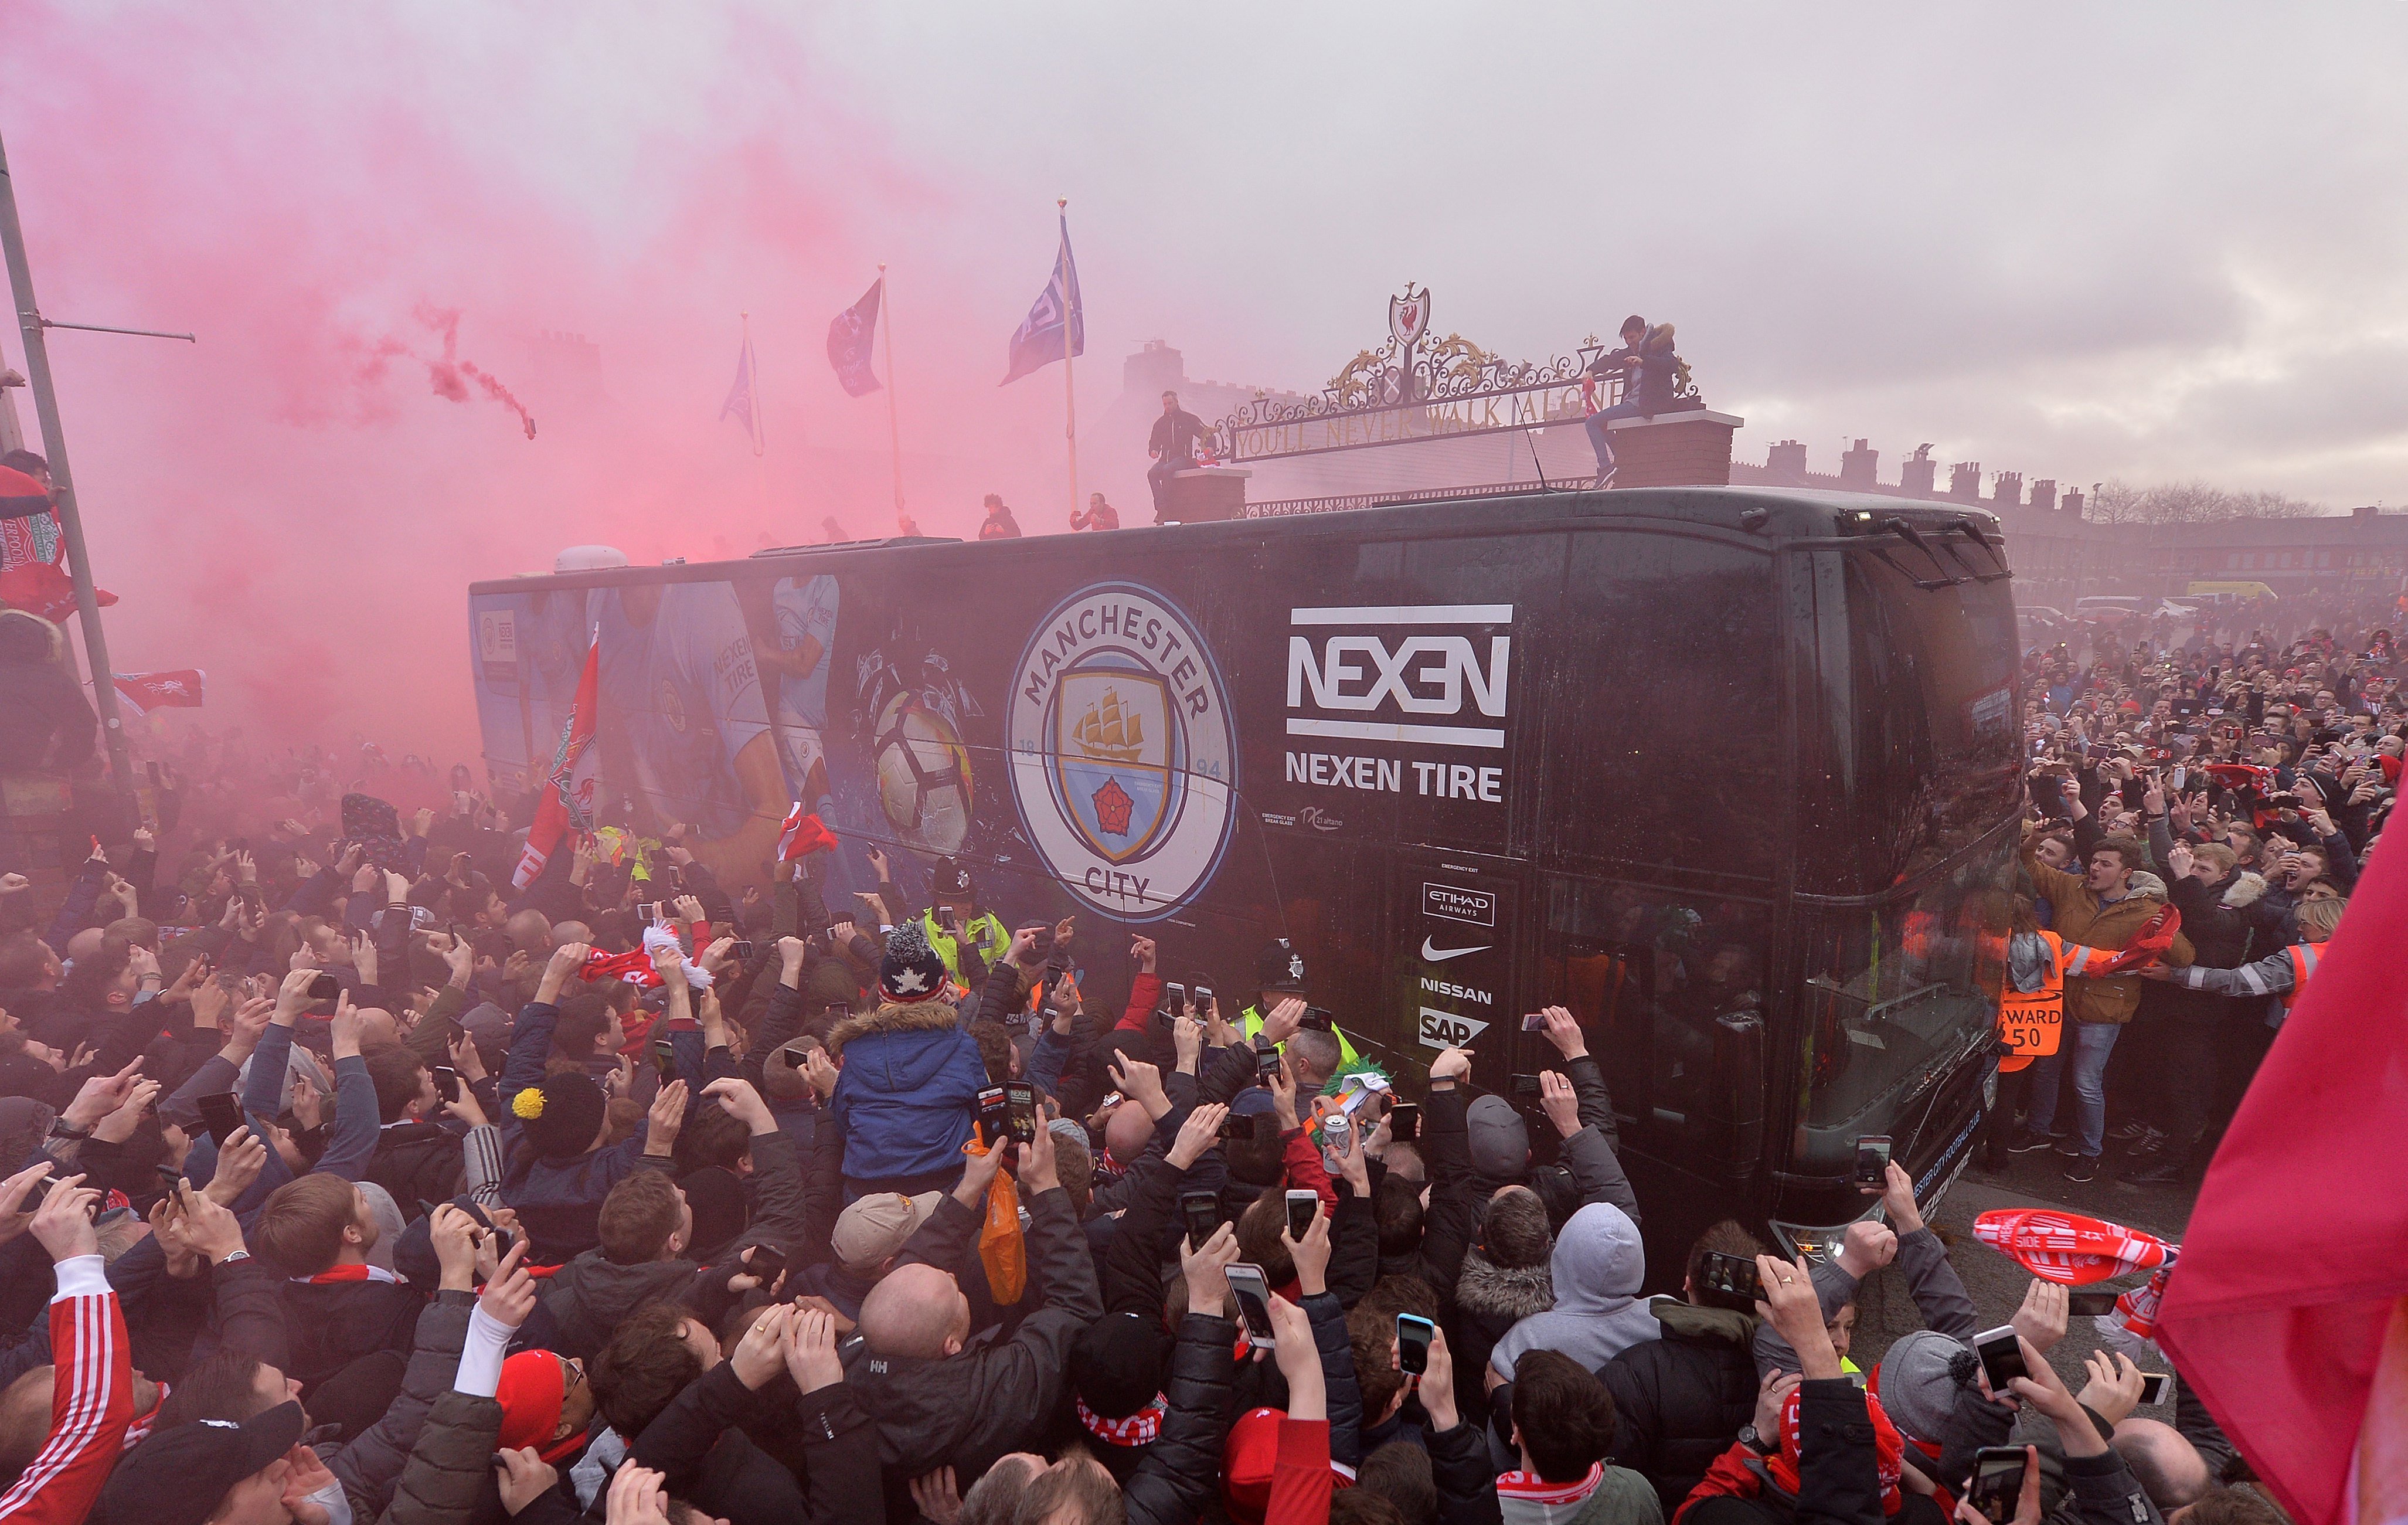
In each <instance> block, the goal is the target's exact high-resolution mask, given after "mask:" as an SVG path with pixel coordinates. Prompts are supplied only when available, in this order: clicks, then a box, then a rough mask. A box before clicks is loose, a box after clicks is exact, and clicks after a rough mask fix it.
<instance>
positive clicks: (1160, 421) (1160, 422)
mask: <svg viewBox="0 0 2408 1525" xmlns="http://www.w3.org/2000/svg"><path fill="white" fill-rule="evenodd" d="M1210 434H1211V430H1209V429H1207V428H1205V427H1204V421H1203V420H1202V419H1200V418H1197V416H1196V415H1195V414H1193V413H1191V412H1189V411H1187V410H1185V409H1183V408H1182V407H1180V406H1179V394H1178V393H1176V392H1166V393H1164V394H1163V395H1162V416H1161V417H1160V418H1157V419H1155V420H1154V437H1153V438H1152V439H1148V440H1147V441H1146V446H1145V449H1146V453H1147V454H1149V455H1151V456H1153V457H1154V465H1153V466H1151V467H1149V468H1146V473H1145V481H1146V485H1148V486H1150V487H1152V488H1153V489H1154V523H1155V524H1157V525H1161V524H1168V523H1169V522H1170V479H1171V478H1172V477H1173V476H1175V475H1177V474H1178V473H1179V472H1182V471H1184V470H1186V469H1187V468H1189V467H1191V466H1194V465H1195V464H1196V442H1197V440H1199V439H1205V438H1206V437H1207V436H1209V435H1210Z"/></svg>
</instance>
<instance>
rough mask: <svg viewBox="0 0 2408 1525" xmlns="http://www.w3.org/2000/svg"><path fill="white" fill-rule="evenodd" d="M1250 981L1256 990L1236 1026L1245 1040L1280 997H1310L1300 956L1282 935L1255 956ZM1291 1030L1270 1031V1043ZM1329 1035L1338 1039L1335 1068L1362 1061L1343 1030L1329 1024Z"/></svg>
mask: <svg viewBox="0 0 2408 1525" xmlns="http://www.w3.org/2000/svg"><path fill="white" fill-rule="evenodd" d="M1254 982H1255V985H1256V993H1255V996H1254V1003H1253V1004H1252V1005H1250V1006H1248V1007H1247V1008H1246V1009H1245V1011H1244V1012H1243V1013H1242V1014H1240V1016H1239V1018H1238V1026H1239V1029H1240V1031H1242V1032H1244V1034H1245V1035H1246V1041H1247V1042H1248V1043H1254V1042H1255V1041H1256V1040H1257V1038H1258V1037H1259V1036H1260V1035H1261V1033H1262V1030H1263V1027H1264V1022H1265V1019H1266V1016H1267V1014H1269V1012H1271V1011H1272V1010H1274V1009H1275V1008H1277V1006H1278V1005H1279V1003H1280V1002H1281V1001H1282V1000H1311V999H1312V997H1311V996H1310V994H1309V993H1308V986H1307V985H1306V984H1305V975H1304V955H1302V954H1300V953H1298V952H1297V951H1296V949H1295V948H1294V947H1293V946H1291V945H1290V944H1289V942H1288V940H1287V939H1286V938H1280V939H1279V940H1277V941H1276V942H1272V943H1271V944H1270V945H1269V947H1266V948H1265V949H1263V951H1262V952H1261V953H1260V954H1259V955H1257V956H1256V957H1255V958H1254ZM1293 1031H1294V1029H1289V1030H1288V1031H1286V1032H1280V1031H1275V1032H1273V1033H1272V1034H1271V1042H1272V1043H1274V1044H1283V1043H1286V1042H1287V1040H1288V1037H1289V1034H1290V1032H1293ZM1329 1035H1330V1036H1331V1037H1333V1038H1335V1039H1337V1040H1338V1068H1339V1069H1341V1070H1350V1069H1353V1068H1354V1067H1355V1066H1356V1065H1358V1064H1360V1063H1361V1062H1362V1056H1360V1055H1358V1054H1356V1053H1355V1045H1354V1044H1353V1043H1348V1042H1347V1041H1346V1035H1345V1034H1344V1033H1342V1032H1340V1031H1339V1030H1338V1029H1336V1028H1334V1027H1333V1028H1331V1029H1330V1034H1329ZM1324 1078H1325V1079H1326V1077H1324Z"/></svg>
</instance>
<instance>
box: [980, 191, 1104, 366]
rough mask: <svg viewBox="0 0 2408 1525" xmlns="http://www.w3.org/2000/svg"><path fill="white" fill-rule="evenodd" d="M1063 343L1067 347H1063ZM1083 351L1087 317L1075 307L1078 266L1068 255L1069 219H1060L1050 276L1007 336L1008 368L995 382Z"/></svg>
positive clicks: (1077, 287) (1085, 350) (1085, 342)
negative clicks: (1059, 235) (1059, 238)
mask: <svg viewBox="0 0 2408 1525" xmlns="http://www.w3.org/2000/svg"><path fill="white" fill-rule="evenodd" d="M1066 345H1067V348H1066ZM1086 352H1087V318H1086V314H1085V313H1084V312H1082V311H1081V310H1080V308H1079V266H1078V265H1077V263H1076V262H1075V261H1073V260H1072V259H1071V258H1070V219H1069V218H1068V216H1067V215H1066V216H1064V217H1063V219H1062V252H1060V253H1058V254H1056V255H1054V279H1053V280H1051V281H1047V282H1045V289H1044V290H1043V291H1041V292H1039V293H1038V295H1037V305H1036V306H1034V307H1032V308H1030V309H1028V316H1027V317H1025V318H1024V319H1022V320H1021V324H1020V331H1019V332H1018V333H1015V334H1013V335H1012V336H1011V374H1010V375H1008V376H1006V377H1005V378H1004V379H1003V381H1001V382H1000V383H999V384H1000V385H1003V386H1010V385H1011V383H1012V382H1014V381H1018V380H1020V379H1021V378H1022V377H1024V376H1025V375H1027V374H1028V373H1029V372H1030V371H1032V370H1036V369H1038V368H1039V367H1043V366H1050V365H1052V364H1053V363H1054V361H1056V360H1059V359H1062V358H1063V357H1064V355H1065V354H1066V353H1067V354H1073V355H1080V354H1085V353H1086Z"/></svg>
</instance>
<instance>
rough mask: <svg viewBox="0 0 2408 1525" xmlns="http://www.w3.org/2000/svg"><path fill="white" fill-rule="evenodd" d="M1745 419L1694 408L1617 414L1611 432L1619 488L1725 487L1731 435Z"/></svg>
mask: <svg viewBox="0 0 2408 1525" xmlns="http://www.w3.org/2000/svg"><path fill="white" fill-rule="evenodd" d="M1746 422H1747V420H1745V419H1743V418H1741V417H1739V416H1738V415H1736V414H1733V413H1716V412H1710V411H1708V410H1705V409H1702V408H1700V409H1696V410H1691V411H1689V412H1685V413H1658V414H1656V416H1655V417H1654V418H1617V419H1615V420H1614V421H1613V423H1612V424H1608V425H1606V426H1607V428H1609V429H1610V430H1612V431H1613V434H1612V438H1613V484H1614V486H1616V487H1727V486H1729V485H1730V463H1731V436H1732V435H1734V434H1736V433H1738V432H1739V430H1740V428H1741V426H1742V425H1743V424H1746Z"/></svg>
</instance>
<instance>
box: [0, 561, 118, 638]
mask: <svg viewBox="0 0 2408 1525" xmlns="http://www.w3.org/2000/svg"><path fill="white" fill-rule="evenodd" d="M92 601H93V604H95V605H96V606H98V607H99V608H102V609H107V608H108V606H109V605H111V604H113V603H115V602H117V595H115V594H113V593H111V592H109V591H108V589H107V588H94V589H93V590H92ZM0 604H6V605H7V606H8V607H9V608H11V609H22V610H23V611H26V612H27V613H30V614H39V615H40V616H42V618H44V619H46V620H49V621H50V623H51V624H53V625H55V624H58V623H60V622H61V621H63V620H65V619H66V617H67V616H68V615H70V614H73V613H74V612H75V611H76V596H75V580H74V579H73V578H71V577H69V576H67V569H66V568H65V567H63V566H61V565H60V564H59V563H57V562H55V561H21V562H18V563H17V564H15V565H14V566H12V567H10V568H8V569H7V571H0Z"/></svg>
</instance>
